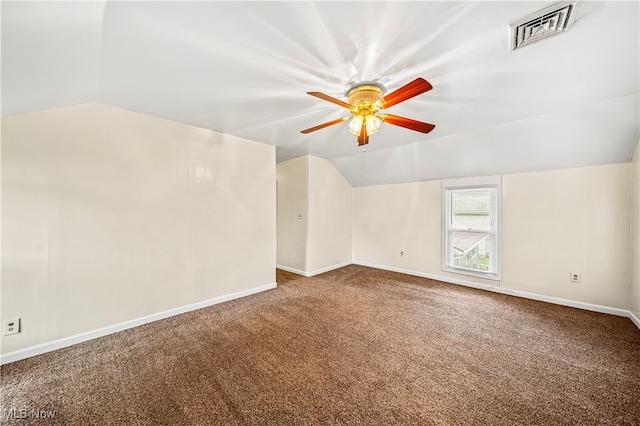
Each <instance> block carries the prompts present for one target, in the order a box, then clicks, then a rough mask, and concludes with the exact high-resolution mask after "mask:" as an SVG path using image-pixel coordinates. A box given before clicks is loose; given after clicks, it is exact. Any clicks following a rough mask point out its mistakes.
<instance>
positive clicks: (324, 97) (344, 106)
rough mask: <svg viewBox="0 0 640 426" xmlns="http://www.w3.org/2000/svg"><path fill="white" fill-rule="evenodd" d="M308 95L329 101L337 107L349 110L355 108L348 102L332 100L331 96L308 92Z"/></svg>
mask: <svg viewBox="0 0 640 426" xmlns="http://www.w3.org/2000/svg"><path fill="white" fill-rule="evenodd" d="M307 95H311V96H315V97H316V98H320V99H324V100H325V101H329V102H331V103H334V104H336V105H340V106H341V107H343V108H346V109H349V110H350V109H351V108H353V105H350V104H348V103H346V102H343V101H341V100H340V99H336V98H332V97H331V96H329V95H325V94H324V93H320V92H307Z"/></svg>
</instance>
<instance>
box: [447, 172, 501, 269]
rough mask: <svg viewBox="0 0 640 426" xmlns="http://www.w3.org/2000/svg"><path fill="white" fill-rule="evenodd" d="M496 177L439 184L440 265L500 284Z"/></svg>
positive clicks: (499, 181)
mask: <svg viewBox="0 0 640 426" xmlns="http://www.w3.org/2000/svg"><path fill="white" fill-rule="evenodd" d="M501 192H502V190H501V178H500V176H494V177H484V178H470V179H449V180H444V181H442V194H443V203H442V205H443V207H444V212H443V218H444V220H443V222H444V223H443V225H444V226H443V228H444V229H443V235H444V238H443V256H442V259H443V266H442V269H443V270H444V271H448V272H455V273H458V274H465V275H472V276H475V277H482V278H488V279H492V280H497V281H500V279H501V267H500V197H501Z"/></svg>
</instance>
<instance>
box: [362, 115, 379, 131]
mask: <svg viewBox="0 0 640 426" xmlns="http://www.w3.org/2000/svg"><path fill="white" fill-rule="evenodd" d="M380 123H382V120H380V117H378V116H377V115H369V116H367V118H366V119H365V125H366V126H367V133H368V134H370V135H372V134H374V133H375V132H377V131H378V130H380Z"/></svg>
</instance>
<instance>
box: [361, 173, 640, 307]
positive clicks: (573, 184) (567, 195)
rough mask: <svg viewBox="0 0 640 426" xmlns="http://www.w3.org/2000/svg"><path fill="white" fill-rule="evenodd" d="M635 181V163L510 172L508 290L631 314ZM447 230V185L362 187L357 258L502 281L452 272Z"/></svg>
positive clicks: (506, 185) (506, 190)
mask: <svg viewBox="0 0 640 426" xmlns="http://www.w3.org/2000/svg"><path fill="white" fill-rule="evenodd" d="M630 179H631V166H630V164H628V163H627V164H615V165H606V166H597V167H585V168H577V169H566V170H556V171H548V172H539V173H525V174H513V175H505V176H503V199H502V203H503V214H502V218H503V228H502V231H503V233H502V235H503V238H502V243H503V245H502V247H503V256H502V265H503V281H502V283H501V287H503V288H509V289H514V290H520V291H526V292H530V293H536V294H540V295H544V296H550V297H557V298H563V299H569V300H572V301H578V302H584V303H590V304H596V305H603V306H607V307H612V308H619V309H628V308H629V302H628V296H629V283H630V280H631V277H630V271H629V262H630V250H631V244H630V242H629V233H630V217H629V211H630V193H629V192H630V185H629V182H630ZM441 228H442V194H441V183H440V181H428V182H418V183H408V184H397V185H382V186H371V187H361V188H355V189H354V215H353V260H354V261H355V262H358V263H366V264H372V265H381V266H385V267H392V268H399V269H405V270H409V271H414V272H419V273H422V274H429V275H434V276H439V277H443V278H449V279H458V280H464V281H467V282H474V283H478V284H487V285H496V282H493V281H489V280H483V279H477V278H473V277H468V276H463V275H457V274H450V273H445V272H443V271H442V260H441V259H442V257H441V251H442V239H441V238H442V237H441ZM400 251H404V257H401V256H400ZM569 272H578V273H581V274H582V283H581V284H572V283H570V282H569Z"/></svg>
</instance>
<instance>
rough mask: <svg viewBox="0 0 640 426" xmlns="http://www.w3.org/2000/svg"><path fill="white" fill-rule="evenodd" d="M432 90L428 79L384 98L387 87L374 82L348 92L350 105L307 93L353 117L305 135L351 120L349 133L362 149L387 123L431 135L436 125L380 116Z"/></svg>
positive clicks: (321, 126) (411, 84)
mask: <svg viewBox="0 0 640 426" xmlns="http://www.w3.org/2000/svg"><path fill="white" fill-rule="evenodd" d="M431 89H433V86H431V84H430V83H429V82H428V81H427V80H425V79H424V78H420V77H419V78H416V79H415V80H413V81H412V82H411V83H408V84H405V85H404V86H402V87H401V88H399V89H397V90H395V91H393V92H391V93H389V94H388V95H386V96H383V95H384V90H385V89H384V86H382V85H380V84H377V83H371V82H364V83H359V84H357V85H355V86H353V87H352V88H351V89H349V91H348V92H347V100H348V101H349V102H348V103H347V102H343V101H341V100H340V99H336V98H333V97H331V96H328V95H325V94H324V93H320V92H307V94H309V95H311V96H315V97H317V98H320V99H324V100H325V101H329V102H332V103H334V104H336V105H340V106H341V107H344V108H346V109H348V110H349V111H350V112H351V117H343V118H338V119H337V120H333V121H329V122H328V123H324V124H320V125H319V126H315V127H311V128H309V129H306V130H303V131H302V132H301V133H305V134H306V133H311V132H315V131H316V130H320V129H324V128H325V127H329V126H333V125H334V124H338V123H342V122H343V121H347V120H349V119H350V120H351V121H350V122H349V132H351V133H352V134H354V135H356V136H358V146H360V145H366V144H367V143H369V135H372V134H374V133H375V132H377V131H378V130H379V129H380V124H381V123H382V122H383V121H384V122H387V123H389V124H393V125H394V126H399V127H404V128H406V129H411V130H416V131H418V132H422V133H429V132H430V131H432V130H433V129H434V128H435V127H436V126H435V125H433V124H429V123H424V122H422V121H416V120H412V119H410V118H405V117H399V116H397V115H391V114H380V115H377V113H378V111H380V110H383V109H386V108H389V107H391V106H393V105H396V104H399V103H400V102H403V101H406V100H407V99H411V98H413V97H414V96H418V95H420V94H422V93H424V92H427V91H429V90H431Z"/></svg>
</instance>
